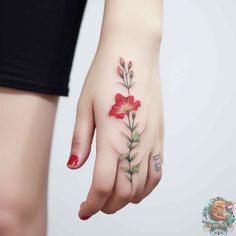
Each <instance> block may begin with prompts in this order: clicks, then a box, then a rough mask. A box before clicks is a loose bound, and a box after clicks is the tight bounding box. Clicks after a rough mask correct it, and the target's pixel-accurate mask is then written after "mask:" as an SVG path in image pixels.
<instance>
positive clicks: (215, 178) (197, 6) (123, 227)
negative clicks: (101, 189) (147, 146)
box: [48, 0, 236, 236]
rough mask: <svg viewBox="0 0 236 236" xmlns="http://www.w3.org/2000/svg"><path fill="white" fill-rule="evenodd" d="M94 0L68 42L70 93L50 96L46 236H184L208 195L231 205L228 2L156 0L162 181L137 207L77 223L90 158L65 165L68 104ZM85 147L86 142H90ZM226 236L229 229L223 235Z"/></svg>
mask: <svg viewBox="0 0 236 236" xmlns="http://www.w3.org/2000/svg"><path fill="white" fill-rule="evenodd" d="M103 4H104V1H102V0H89V1H88V4H87V8H86V12H85V15H84V20H83V23H82V29H81V31H80V36H79V39H78V44H77V48H76V53H75V58H74V63H73V68H72V72H71V80H70V96H69V97H67V98H65V97H61V98H60V103H59V107H58V114H57V119H56V125H55V133H54V141H53V147H52V153H51V154H52V155H51V162H50V176H49V177H50V178H49V218H48V223H49V224H48V236H65V235H70V236H78V235H88V236H92V235H105V236H106V235H111V234H112V236H130V235H135V236H141V235H148V236H154V235H155V236H157V235H161V236H173V235H177V236H189V235H198V236H201V235H209V233H206V232H204V231H203V229H202V223H201V220H202V209H203V207H204V206H205V205H207V203H208V201H209V199H210V198H212V197H216V196H221V197H225V198H226V199H228V200H232V201H236V185H235V180H236V171H235V169H236V155H235V153H236V111H235V108H236V66H235V63H236V2H235V0H178V1H176V0H166V1H164V27H163V28H164V34H163V41H162V46H161V55H160V58H161V65H160V69H161V80H162V90H163V96H164V98H163V99H164V115H165V140H164V167H163V168H164V175H163V178H162V180H161V183H160V185H159V186H158V187H157V188H156V189H155V190H154V191H153V192H152V194H150V195H149V196H148V197H147V198H146V199H144V200H143V201H142V202H141V203H140V204H138V205H131V204H130V205H128V206H127V207H125V208H123V209H122V210H120V211H119V212H117V213H116V214H114V215H106V214H103V213H101V212H100V213H98V214H97V215H95V216H93V217H92V218H91V219H90V220H88V221H86V222H84V221H81V220H79V218H78V217H77V212H78V209H79V206H80V203H81V202H82V201H83V200H84V199H85V197H86V195H87V191H88V189H89V187H90V183H91V178H92V171H93V164H94V158H95V152H94V147H95V143H94V144H93V150H92V153H91V155H90V158H89V160H88V161H87V163H86V164H85V165H84V167H83V168H81V169H80V170H77V171H71V170H69V169H67V167H66V162H67V159H68V155H69V152H70V144H71V137H72V132H73V128H74V122H75V114H76V103H77V100H78V96H79V94H80V91H81V88H82V84H83V81H84V78H85V76H86V73H87V71H88V69H89V66H90V64H91V62H92V59H93V56H94V53H95V50H96V47H97V43H98V38H99V33H100V27H101V22H102V14H103ZM94 141H95V140H94ZM229 235H236V230H235V231H234V232H233V233H231V234H229Z"/></svg>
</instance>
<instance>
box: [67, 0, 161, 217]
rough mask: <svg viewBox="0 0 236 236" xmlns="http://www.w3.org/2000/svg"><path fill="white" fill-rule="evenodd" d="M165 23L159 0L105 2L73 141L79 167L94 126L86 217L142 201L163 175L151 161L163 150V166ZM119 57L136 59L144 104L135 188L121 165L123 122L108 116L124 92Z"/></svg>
mask: <svg viewBox="0 0 236 236" xmlns="http://www.w3.org/2000/svg"><path fill="white" fill-rule="evenodd" d="M117 9H119V11H118V10H117ZM161 26H162V1H160V0H150V1H148V4H147V2H145V3H144V2H143V1H141V0H139V1H136V0H130V1H125V0H120V1H115V0H109V1H106V3H105V11H104V18H103V24H102V30H101V36H100V40H99V45H98V48H97V51H96V55H95V57H94V60H93V63H92V65H91V67H90V69H89V71H88V74H87V76H86V79H85V82H84V86H83V89H82V92H81V95H80V97H79V100H78V104H77V114H76V121H75V126H74V132H73V137H72V142H71V153H70V154H74V155H77V156H78V158H79V160H78V161H79V163H78V164H77V165H76V166H73V169H77V168H80V167H81V166H82V165H83V164H84V163H85V161H86V159H87V158H88V156H89V154H90V147H91V143H92V139H93V135H94V129H95V128H96V161H95V166H94V172H93V180H92V184H91V186H90V189H89V192H88V195H87V198H86V199H85V201H84V202H83V203H82V204H81V206H80V209H79V213H78V214H79V217H80V218H81V219H83V220H85V219H88V218H89V217H91V216H92V215H94V214H96V213H97V212H99V211H102V212H104V213H107V214H112V213H115V212H116V211H118V210H120V209H121V208H123V207H124V206H125V205H127V204H128V203H139V202H140V201H141V200H143V199H144V198H145V197H146V196H147V195H148V194H149V193H150V192H151V191H152V190H153V189H154V188H155V187H156V185H157V184H158V183H159V181H160V179H161V176H162V171H161V168H160V170H159V171H156V168H155V160H154V159H153V157H154V156H155V155H157V154H160V160H161V165H162V162H163V134H164V128H163V126H164V124H163V105H162V94H161V83H160V75H159V57H158V55H159V50H160V43H161V35H162V33H161V32H162V27H161ZM120 56H122V57H123V58H125V59H126V60H127V61H132V62H133V69H134V75H135V85H134V86H133V87H132V95H134V97H135V98H138V99H139V100H140V101H141V103H142V106H141V107H140V108H139V110H138V111H137V116H138V122H139V127H140V130H143V129H144V128H145V132H144V133H143V134H142V138H141V140H142V141H141V142H140V144H139V147H138V152H139V155H138V157H137V158H136V160H135V163H138V162H139V161H141V160H142V164H141V165H140V169H139V173H136V174H135V175H134V176H133V184H132V190H131V185H130V182H129V180H127V177H126V176H125V174H124V172H123V171H122V170H121V169H120V168H119V167H120V165H121V164H120V163H119V162H118V160H117V152H116V151H115V149H116V150H119V151H120V152H122V153H123V152H125V151H126V150H127V146H126V142H124V137H123V136H122V135H121V131H125V130H124V126H123V125H124V124H123V122H118V121H117V119H116V118H111V117H110V116H109V115H108V111H109V110H110V109H111V106H112V105H113V104H114V96H115V94H117V93H118V92H119V93H122V94H126V88H122V86H120V85H119V83H118V77H117V73H116V69H117V65H118V62H119V58H120ZM98 81H99V82H98ZM104 91H105V92H104ZM126 96H127V95H126ZM68 167H71V166H68ZM130 191H131V192H130Z"/></svg>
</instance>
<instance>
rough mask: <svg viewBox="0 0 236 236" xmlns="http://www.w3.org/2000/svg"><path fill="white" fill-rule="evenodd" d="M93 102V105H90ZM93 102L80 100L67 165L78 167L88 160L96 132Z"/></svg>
mask: <svg viewBox="0 0 236 236" xmlns="http://www.w3.org/2000/svg"><path fill="white" fill-rule="evenodd" d="M90 104H91V105H90ZM94 128H95V126H94V119H93V110H92V102H89V101H87V100H86V101H83V98H82V99H80V100H79V102H78V105H77V113H76V121H75V126H74V132H73V137H72V142H71V152H70V157H69V160H68V162H67V167H68V168H70V169H78V168H79V167H81V166H82V165H83V164H84V163H85V161H86V160H87V158H88V156H89V153H90V150H91V144H92V139H93V134H94Z"/></svg>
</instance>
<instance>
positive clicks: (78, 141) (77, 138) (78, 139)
mask: <svg viewBox="0 0 236 236" xmlns="http://www.w3.org/2000/svg"><path fill="white" fill-rule="evenodd" d="M82 143H83V142H82V139H81V137H80V136H79V135H75V134H74V135H73V137H72V145H73V146H80V145H81V144H82Z"/></svg>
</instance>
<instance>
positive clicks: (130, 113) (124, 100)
mask: <svg viewBox="0 0 236 236" xmlns="http://www.w3.org/2000/svg"><path fill="white" fill-rule="evenodd" d="M117 74H118V75H119V77H120V79H121V80H122V82H120V83H121V84H122V86H124V87H125V88H126V89H127V93H128V96H127V97H126V96H123V95H122V94H120V93H117V94H116V96H115V104H114V105H112V107H111V110H110V111H109V113H108V114H109V116H114V117H115V118H117V119H124V118H125V121H124V123H125V126H126V128H127V129H128V131H129V133H128V134H127V133H124V132H122V134H123V135H124V137H125V138H126V140H127V147H128V150H127V152H125V153H120V155H119V161H123V160H126V161H127V162H128V164H129V166H128V167H124V166H122V167H120V168H121V169H122V170H123V171H125V172H126V173H127V174H128V175H127V178H128V179H129V181H130V182H131V187H132V182H133V178H132V177H133V174H135V173H138V172H139V167H140V163H141V161H140V162H139V163H137V164H135V165H132V162H133V161H134V160H135V158H136V157H137V155H138V152H134V151H135V149H136V148H137V147H138V145H139V143H140V136H141V133H140V132H138V131H137V127H138V123H137V122H136V112H135V111H137V110H138V108H139V107H140V106H141V102H140V101H139V100H136V101H135V98H134V96H132V95H130V88H131V87H132V86H133V85H134V82H133V77H134V72H133V70H132V61H129V62H128V65H126V63H125V60H124V59H123V58H122V57H120V61H119V65H118V67H117Z"/></svg>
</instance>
